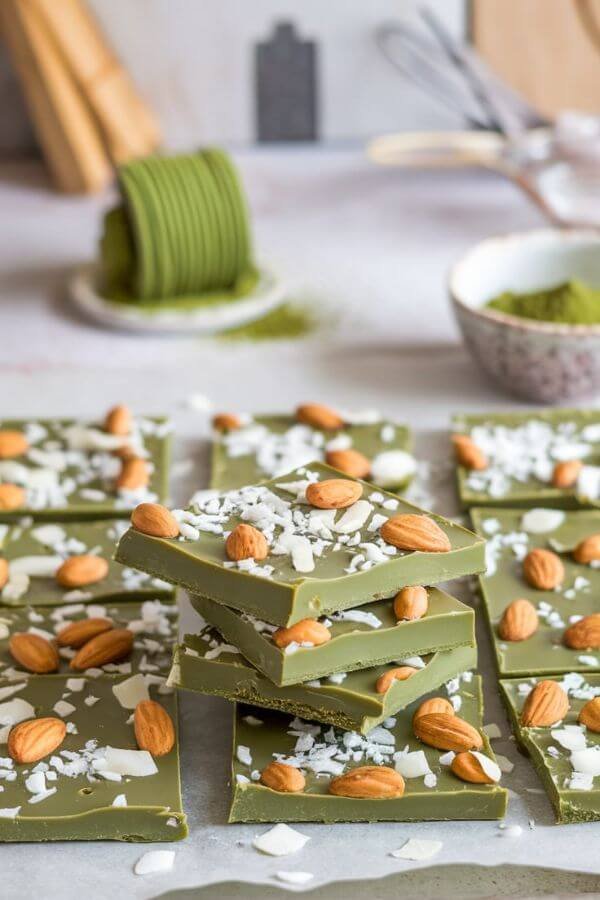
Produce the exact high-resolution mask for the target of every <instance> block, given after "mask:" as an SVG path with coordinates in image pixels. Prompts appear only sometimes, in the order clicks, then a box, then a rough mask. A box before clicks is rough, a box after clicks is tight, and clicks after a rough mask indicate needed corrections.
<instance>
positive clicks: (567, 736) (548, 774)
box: [500, 672, 600, 824]
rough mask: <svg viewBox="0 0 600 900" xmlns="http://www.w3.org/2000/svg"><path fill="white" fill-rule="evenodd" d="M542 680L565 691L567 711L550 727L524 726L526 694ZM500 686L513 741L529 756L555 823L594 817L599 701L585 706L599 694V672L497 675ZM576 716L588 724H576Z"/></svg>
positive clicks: (599, 766)
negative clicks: (553, 815)
mask: <svg viewBox="0 0 600 900" xmlns="http://www.w3.org/2000/svg"><path fill="white" fill-rule="evenodd" d="M543 680H546V681H553V682H557V683H558V684H559V685H560V686H561V688H562V689H563V691H565V693H566V694H567V695H568V702H569V709H568V712H567V713H566V715H565V716H564V718H563V719H562V720H560V721H557V722H556V723H552V724H551V725H544V726H535V727H532V726H525V725H524V724H522V722H521V716H522V713H523V707H524V705H525V702H526V700H527V698H528V696H529V695H530V692H531V691H532V690H533V689H534V688H535V686H536V685H537V684H539V683H540V682H541V681H543ZM500 688H501V692H502V697H503V700H504V702H505V704H506V707H507V709H508V712H509V716H510V718H511V720H512V726H513V730H514V733H515V736H516V738H517V741H518V742H519V745H520V746H521V748H522V749H523V750H525V752H526V753H528V754H529V756H530V758H531V761H532V763H533V765H534V767H535V770H536V772H537V773H538V775H539V777H540V780H541V782H542V784H543V786H544V789H545V791H546V793H547V794H548V797H549V799H550V802H551V803H552V806H553V808H554V812H555V815H556V821H557V823H564V824H568V823H572V822H594V821H598V820H600V784H599V783H598V781H599V780H598V776H599V775H600V732H599V731H598V730H594V729H597V728H598V727H599V725H598V711H597V710H598V706H597V704H598V703H600V700H599V701H596V702H595V703H592V704H591V706H590V705H588V704H590V701H594V698H596V697H600V675H599V674H598V673H594V674H582V673H579V672H570V673H567V674H565V675H563V676H556V675H553V676H551V677H550V678H544V679H542V678H537V677H535V678H527V679H517V678H511V679H502V680H501V681H500ZM585 707H587V709H586V711H585V712H583V713H582V710H583V709H584V708H585ZM594 712H595V716H594ZM586 713H588V715H586ZM580 714H581V715H582V719H583V721H585V722H588V723H591V724H593V726H594V728H592V727H585V725H582V724H581V723H580V722H579V716H580ZM590 714H591V716H592V717H591V718H590V717H589V715H590Z"/></svg>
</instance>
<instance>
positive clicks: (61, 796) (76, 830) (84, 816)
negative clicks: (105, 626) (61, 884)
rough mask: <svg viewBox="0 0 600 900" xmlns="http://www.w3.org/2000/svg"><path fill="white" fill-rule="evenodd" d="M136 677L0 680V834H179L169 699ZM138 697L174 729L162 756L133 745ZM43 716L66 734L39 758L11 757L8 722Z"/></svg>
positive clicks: (42, 837)
mask: <svg viewBox="0 0 600 900" xmlns="http://www.w3.org/2000/svg"><path fill="white" fill-rule="evenodd" d="M134 677H135V678H136V679H137V680H138V682H134V683H133V685H132V684H131V683H129V684H127V683H126V682H125V681H124V679H122V678H115V677H110V676H105V675H103V676H100V677H99V678H86V677H79V676H77V677H64V676H56V677H53V678H39V677H32V678H30V679H29V680H28V681H27V682H25V683H22V684H18V685H17V684H14V683H10V682H7V681H2V682H0V698H1V700H0V741H2V742H3V743H4V747H2V746H0V750H1V751H2V757H3V758H2V760H1V762H2V768H1V769H0V773H1V777H2V785H3V790H2V793H1V797H0V841H68V840H71V841H84V840H113V841H174V840H179V839H180V838H183V837H185V836H186V834H187V825H186V819H185V815H184V813H183V811H182V806H181V796H180V783H179V759H178V747H177V702H176V697H175V695H173V694H168V693H164V692H163V693H161V690H162V691H164V690H166V689H165V688H161V686H157V685H154V684H150V686H149V687H148V686H147V685H146V684H145V683H144V678H146V679H147V680H148V679H151V676H145V677H144V676H142V675H137V676H134ZM140 679H141V682H142V683H141V684H140V683H139V680H140ZM156 680H157V681H162V679H156ZM127 681H129V680H127ZM146 696H149V697H150V699H152V700H155V701H156V702H158V703H160V705H161V706H162V707H163V709H164V710H166V712H167V713H168V715H169V717H170V719H171V721H172V723H173V726H174V728H175V745H174V746H173V748H172V749H171V750H170V751H169V752H167V753H166V754H165V755H163V756H154V757H153V756H151V755H150V753H149V752H148V751H143V752H141V751H139V748H138V745H137V742H136V738H135V734H134V728H133V724H132V722H131V721H130V720H131V718H132V714H133V709H134V708H135V705H136V703H137V701H138V700H139V699H142V697H146ZM45 717H51V718H53V719H59V720H62V721H63V722H64V723H65V724H66V734H65V737H64V740H63V741H62V743H60V745H59V746H57V747H55V749H53V750H51V751H50V752H48V753H47V754H46V755H45V756H43V757H42V758H41V759H38V760H36V761H33V762H27V763H20V762H16V761H15V760H14V759H13V758H11V755H10V751H9V745H7V743H6V742H7V739H8V734H9V732H10V730H11V727H13V726H15V725H18V724H19V723H20V722H23V721H26V720H30V719H34V718H36V719H39V718H45Z"/></svg>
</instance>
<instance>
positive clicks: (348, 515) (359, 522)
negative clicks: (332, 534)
mask: <svg viewBox="0 0 600 900" xmlns="http://www.w3.org/2000/svg"><path fill="white" fill-rule="evenodd" d="M372 512H373V506H372V504H371V503H369V501H368V500H357V501H356V503H353V504H352V506H349V507H348V508H347V509H345V510H344V512H343V513H342V515H341V517H340V518H339V519H338V520H337V522H334V525H333V530H334V531H336V532H337V533H338V534H353V533H354V532H355V531H358V530H359V529H360V528H362V526H363V525H364V524H365V522H366V521H367V519H368V518H369V516H370V515H371V513H372Z"/></svg>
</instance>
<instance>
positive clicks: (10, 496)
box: [0, 482, 25, 512]
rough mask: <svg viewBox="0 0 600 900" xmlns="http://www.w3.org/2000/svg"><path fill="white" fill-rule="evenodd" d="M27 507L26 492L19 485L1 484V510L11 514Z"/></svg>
mask: <svg viewBox="0 0 600 900" xmlns="http://www.w3.org/2000/svg"><path fill="white" fill-rule="evenodd" d="M24 505H25V491H24V490H23V488H21V487H19V485H18V484H10V483H9V482H5V483H4V484H0V510H2V511H3V512H10V511H11V510H13V509H19V508H20V507H21V506H24Z"/></svg>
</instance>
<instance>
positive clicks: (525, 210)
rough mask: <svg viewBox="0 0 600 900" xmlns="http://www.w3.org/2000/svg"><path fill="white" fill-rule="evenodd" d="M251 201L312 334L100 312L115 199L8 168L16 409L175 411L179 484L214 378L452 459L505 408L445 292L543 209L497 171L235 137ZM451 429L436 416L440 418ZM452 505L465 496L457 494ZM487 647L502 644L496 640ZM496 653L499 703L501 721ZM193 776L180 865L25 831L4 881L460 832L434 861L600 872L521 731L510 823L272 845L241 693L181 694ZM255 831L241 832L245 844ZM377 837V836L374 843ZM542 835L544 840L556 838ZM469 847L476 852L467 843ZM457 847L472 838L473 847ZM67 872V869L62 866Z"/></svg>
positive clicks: (88, 883) (11, 849) (329, 831)
mask: <svg viewBox="0 0 600 900" xmlns="http://www.w3.org/2000/svg"><path fill="white" fill-rule="evenodd" d="M236 158H237V161H238V163H239V165H240V167H241V170H242V174H243V176H244V179H245V182H246V185H247V188H248V192H249V195H250V200H251V206H252V211H253V216H254V225H255V233H256V243H257V247H258V248H259V252H260V253H261V255H262V256H263V257H264V258H265V259H269V260H270V261H272V262H273V263H275V264H276V265H277V266H278V268H279V270H280V271H281V272H282V273H284V274H285V276H286V278H287V279H288V281H289V286H290V296H292V297H294V296H295V297H299V298H311V299H312V300H314V301H315V302H316V303H317V304H318V305H319V307H321V308H322V309H324V310H326V311H327V314H328V315H331V316H333V317H334V319H335V324H333V325H331V326H330V327H329V328H328V329H325V330H324V331H322V332H320V333H318V334H317V335H316V336H315V337H313V338H311V339H309V340H304V341H297V342H282V343H270V344H264V343H261V344H237V343H236V344H223V343H221V342H219V341H215V340H210V339H200V338H196V337H178V338H165V339H162V338H140V337H137V336H132V335H121V334H116V333H111V332H106V331H102V330H99V329H97V328H96V327H94V326H93V325H90V324H88V323H87V322H85V321H83V320H82V319H80V318H79V316H77V315H76V314H74V313H73V312H72V311H71V310H70V308H69V305H68V303H67V302H66V299H65V293H64V283H65V278H66V275H67V274H68V271H69V269H70V267H72V266H73V265H75V264H77V263H80V262H84V261H86V260H88V259H89V258H91V257H92V256H93V254H94V248H95V242H96V240H97V235H98V232H99V214H100V211H101V210H102V209H104V208H106V206H107V205H109V203H110V202H111V200H112V199H114V198H111V197H109V196H105V197H101V198H93V199H89V198H68V197H59V196H57V195H55V194H53V193H52V192H51V190H50V189H49V187H48V186H47V184H46V180H45V177H44V175H43V172H41V171H40V169H39V167H37V166H36V165H35V164H19V165H7V164H5V165H3V166H0V235H1V239H0V385H1V389H2V399H1V402H0V415H2V416H4V417H10V416H28V415H32V416H33V415H48V416H51V415H76V416H78V415H89V416H96V415H98V414H100V413H101V412H103V411H104V410H105V409H106V408H107V407H108V406H110V405H112V404H114V403H116V402H125V403H128V404H130V405H131V406H132V407H133V408H134V409H136V410H140V411H145V412H148V413H158V412H168V413H170V414H171V415H172V416H173V419H174V422H175V426H176V429H177V434H178V436H179V441H178V446H177V458H178V459H179V460H192V470H191V473H189V474H188V476H187V477H186V478H185V482H184V481H183V480H182V479H176V480H175V481H174V483H173V495H174V498H175V499H176V500H181V499H183V498H184V497H185V495H186V493H187V492H188V491H189V488H190V487H191V486H192V485H193V486H194V487H198V486H201V485H202V484H204V483H205V479H206V477H207V450H208V445H207V443H206V438H207V435H208V427H207V419H206V417H205V416H203V415H201V414H200V413H198V412H194V411H192V410H191V409H190V408H189V407H188V406H187V398H189V396H190V395H191V394H194V393H201V394H203V395H206V396H207V397H209V398H210V400H211V401H212V402H213V404H214V406H215V407H216V408H218V409H224V410H229V409H231V410H248V411H252V412H259V411H274V410H287V409H289V408H291V407H293V406H294V404H296V403H297V402H300V401H308V400H319V401H323V402H330V403H331V404H333V405H340V406H342V407H345V408H363V407H373V406H376V407H377V408H379V409H380V410H381V411H382V412H383V413H384V414H385V415H388V416H390V417H392V418H395V419H397V420H398V421H406V422H408V423H409V424H411V425H412V426H413V427H414V428H415V429H417V430H419V433H420V440H419V449H420V452H421V453H422V454H423V455H424V456H426V457H430V458H434V459H435V458H437V459H439V460H444V459H445V456H446V446H445V440H444V436H443V434H441V433H440V431H439V430H440V429H444V428H446V427H447V424H448V417H449V414H450V413H451V412H452V411H453V410H481V409H492V408H497V409H500V408H506V407H507V406H514V405H515V404H514V402H513V401H511V399H510V398H507V397H505V396H503V395H501V394H500V393H498V392H497V390H496V389H495V388H494V387H493V386H491V385H490V384H489V383H488V382H487V381H486V380H485V379H484V378H483V376H482V375H481V374H480V373H479V371H478V370H477V369H476V368H475V367H474V365H473V364H472V363H471V361H470V359H469V358H468V357H467V355H466V353H465V351H464V350H463V348H462V346H461V345H460V343H459V339H458V334H457V331H456V328H455V326H454V323H453V322H452V319H451V315H450V311H449V308H448V304H447V300H446V297H445V289H444V278H445V273H446V270H447V268H448V266H449V265H450V264H451V263H452V261H453V260H454V259H455V258H456V257H457V255H459V254H460V253H461V252H462V251H464V250H465V249H466V248H467V247H468V246H469V245H470V244H472V243H473V242H475V241H476V240H479V239H481V238H483V237H485V236H487V235H489V234H491V233H499V232H507V231H511V230H517V229H521V228H527V227H532V226H536V225H539V224H542V223H541V221H540V218H539V215H538V213H537V212H536V211H535V210H533V209H532V208H530V207H529V206H528V205H527V202H526V201H525V200H524V199H523V198H522V197H521V196H520V195H519V194H518V193H517V192H516V189H514V188H513V187H512V186H511V185H509V184H507V183H505V182H503V181H501V180H500V179H499V178H497V177H496V176H493V175H489V174H484V173H475V172H470V173H448V172H436V173H433V172H430V173H414V172H410V173H409V172H396V171H392V170H385V171H384V170H378V169H376V168H374V167H372V166H371V165H370V164H369V163H368V162H366V161H365V160H364V159H363V158H362V156H361V155H360V154H359V153H358V152H355V151H347V150H332V151H325V150H323V151H315V150H314V149H301V150H291V149H285V148H284V149H282V150H279V151H274V150H263V151H247V152H244V153H242V154H237V156H236ZM432 429H434V430H435V431H436V433H435V434H434V433H433V432H432V431H431V430H432ZM446 488H447V484H446V485H445V489H444V491H443V496H442V498H441V500H440V502H439V503H438V509H440V511H448V512H450V511H451V505H450V501H449V500H448V499H447V494H446ZM482 656H483V657H485V658H487V656H488V647H487V642H486V641H485V640H484V641H483V642H482ZM484 669H487V671H488V673H489V674H488V683H489V689H488V707H489V708H488V715H487V718H488V721H490V720H492V719H495V720H496V721H500V722H503V721H504V720H503V718H502V712H501V711H500V707H499V704H498V700H497V698H496V697H495V694H494V691H493V678H492V675H491V667H490V666H489V664H488V663H487V662H485V664H484ZM182 709H183V715H182V734H183V753H182V763H183V779H184V786H185V801H186V809H187V812H188V815H189V818H190V825H191V836H190V838H189V839H188V840H187V841H185V842H183V843H181V844H179V845H173V846H174V848H175V849H176V850H177V858H176V864H175V868H174V870H173V872H172V873H170V874H169V875H163V876H157V877H146V878H141V877H137V878H136V877H134V876H133V875H132V874H131V871H132V865H133V863H134V861H135V860H136V859H137V858H138V857H139V856H140V855H141V854H142V853H143V852H144V850H145V849H147V848H145V847H144V846H143V845H133V846H132V845H118V844H77V845H65V844H63V845H59V846H55V847H53V846H43V845H20V846H5V847H3V848H0V853H1V859H2V873H3V874H2V882H3V886H2V888H1V889H0V893H1V894H2V896H3V897H10V898H13V897H14V898H17V897H19V898H20V897H22V896H24V895H25V893H24V892H25V890H26V889H27V894H28V895H29V896H34V895H38V894H39V895H40V896H41V895H42V893H43V896H44V897H46V898H48V900H50V898H55V897H56V898H61V900H65V898H67V900H68V898H71V897H73V898H74V897H81V896H85V897H86V900H95V898H105V897H107V896H110V894H111V893H112V892H113V891H114V889H115V887H117V886H118V889H119V895H120V896H128V897H136V898H146V897H151V896H156V895H157V894H160V893H161V892H163V891H165V890H167V889H170V888H175V887H183V886H196V885H200V884H204V883H212V882H218V881H221V880H227V879H231V878H236V877H237V878H246V879H248V880H251V881H256V882H260V881H266V882H270V883H273V873H274V872H276V871H277V870H280V869H304V870H306V869H308V870H309V871H312V872H314V874H315V879H314V881H313V882H312V883H311V885H310V886H311V887H314V886H316V885H318V884H319V883H324V882H326V881H329V880H331V879H334V878H351V877H358V878H361V877H366V876H370V877H375V876H378V875H384V874H387V873H389V872H393V871H398V870H401V869H402V868H403V867H406V866H407V865H410V864H407V863H402V862H400V861H398V860H394V859H392V858H391V857H389V856H388V855H387V853H388V851H389V850H392V849H395V848H396V847H398V846H400V845H401V844H402V843H403V842H404V840H405V839H406V838H408V837H410V836H416V835H418V836H420V837H431V838H439V839H441V840H444V842H445V843H444V849H443V850H442V851H441V853H440V854H439V856H438V857H436V859H435V863H444V862H450V861H457V860H459V859H460V860H462V861H466V862H475V863H476V862H482V863H485V864H488V865H491V864H496V863H498V862H502V861H511V862H520V863H523V864H532V863H534V864H538V865H542V864H544V863H546V864H553V865H556V866H558V867H561V868H574V869H580V870H581V871H587V872H590V871H591V872H598V873H600V857H599V855H598V853H597V852H596V851H595V852H594V853H593V854H592V853H591V852H590V846H591V845H590V841H592V839H594V841H595V843H596V844H597V826H593V825H592V826H585V825H584V826H569V827H568V828H556V827H555V826H554V825H553V824H552V816H551V812H550V807H549V804H548V802H547V800H546V798H545V796H543V795H539V794H527V793H524V787H525V786H527V785H529V786H532V785H533V786H534V787H537V783H536V781H535V778H534V776H533V775H532V773H531V770H530V767H529V764H528V763H527V762H525V761H524V760H519V759H518V758H517V754H516V752H515V748H514V744H511V742H509V741H508V740H507V737H508V732H507V729H506V726H505V724H503V732H504V739H503V741H501V742H500V745H499V746H498V750H499V752H501V753H504V754H506V755H509V756H511V758H512V759H514V760H515V762H517V767H516V769H515V771H514V773H512V774H511V775H510V776H506V784H507V786H509V787H511V788H513V790H519V789H521V792H522V794H523V796H522V797H521V798H516V797H515V798H513V799H512V800H511V811H510V814H509V821H511V822H513V821H515V822H519V823H521V824H523V825H524V826H526V825H527V821H528V819H530V818H534V819H535V820H536V822H537V827H536V829H535V831H533V832H531V831H529V829H528V828H526V829H525V832H524V835H523V837H522V838H521V839H520V840H519V841H509V840H507V839H502V838H500V837H499V833H498V829H497V825H496V824H495V823H470V824H469V823H467V824H463V825H444V824H443V823H430V824H427V825H421V826H419V825H412V826H408V825H401V824H398V825H373V826H368V827H365V826H358V825H348V826H337V827H328V826H319V825H308V826H302V827H299V830H301V831H304V832H305V833H307V834H310V835H311V837H312V840H311V841H310V842H309V844H308V845H307V847H306V848H305V850H304V851H302V853H301V854H299V855H298V856H297V857H296V858H293V857H292V858H290V859H286V860H280V861H277V860H272V859H269V858H267V857H262V856H260V855H259V854H258V853H257V852H256V851H254V850H252V848H251V847H250V846H249V843H248V842H249V840H250V839H251V838H252V836H253V835H254V834H256V833H258V832H260V831H261V830H263V829H261V828H260V827H254V826H243V827H242V826H236V827H233V826H226V825H225V817H226V807H227V793H228V788H227V777H228V766H227V761H226V758H227V754H228V752H229V739H230V735H229V720H230V714H229V709H228V705H227V704H226V703H224V702H222V701H219V700H216V699H213V698H202V697H196V696H191V695H186V696H185V697H184V698H183V702H182ZM239 841H241V842H243V843H242V844H241V845H240V844H238V842H239ZM358 845H360V852H357V846H358ZM542 850H543V852H542ZM459 851H460V852H459ZM457 853H458V856H457ZM65 873H67V874H68V877H67V878H66V879H65V877H64V876H65Z"/></svg>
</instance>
